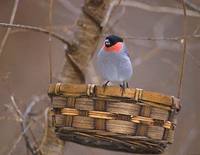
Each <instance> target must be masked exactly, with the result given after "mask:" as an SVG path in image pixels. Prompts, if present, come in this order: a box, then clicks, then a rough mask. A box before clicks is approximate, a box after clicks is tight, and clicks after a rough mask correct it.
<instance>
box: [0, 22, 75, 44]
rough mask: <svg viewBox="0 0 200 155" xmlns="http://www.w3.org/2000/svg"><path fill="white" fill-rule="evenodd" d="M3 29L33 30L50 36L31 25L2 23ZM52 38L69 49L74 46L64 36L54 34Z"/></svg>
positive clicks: (43, 30) (44, 30)
mask: <svg viewBox="0 0 200 155" xmlns="http://www.w3.org/2000/svg"><path fill="white" fill-rule="evenodd" d="M0 26H1V27H9V28H18V29H26V30H31V31H35V32H41V33H44V34H48V35H49V33H50V32H49V31H48V30H46V29H43V28H40V27H35V26H30V25H20V24H8V23H0ZM51 36H52V37H54V38H56V39H58V40H60V41H62V42H63V43H64V44H67V46H68V47H71V46H72V45H71V44H70V42H69V41H68V40H66V39H65V38H64V37H63V36H61V35H59V34H57V33H55V32H52V33H51Z"/></svg>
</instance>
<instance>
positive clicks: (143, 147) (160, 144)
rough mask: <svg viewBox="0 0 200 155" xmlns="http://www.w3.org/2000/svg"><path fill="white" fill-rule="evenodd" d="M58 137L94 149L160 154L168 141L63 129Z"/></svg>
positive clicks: (58, 130)
mask: <svg viewBox="0 0 200 155" xmlns="http://www.w3.org/2000/svg"><path fill="white" fill-rule="evenodd" d="M56 134H57V136H58V137H59V138H60V139H62V140H64V141H72V142H75V143H78V144H83V145H87V146H92V147H98V148H103V149H108V150H114V151H122V152H131V153H140V154H160V153H163V152H164V149H165V148H166V146H167V141H161V140H153V139H149V138H147V137H140V136H130V135H122V134H112V133H110V132H102V131H100V132H99V131H98V130H84V129H76V128H71V127H61V128H59V129H57V130H56Z"/></svg>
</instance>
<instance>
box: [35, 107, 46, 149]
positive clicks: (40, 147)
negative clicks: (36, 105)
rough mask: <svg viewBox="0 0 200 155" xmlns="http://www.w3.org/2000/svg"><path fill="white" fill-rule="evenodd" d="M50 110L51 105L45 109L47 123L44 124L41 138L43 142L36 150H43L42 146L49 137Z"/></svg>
mask: <svg viewBox="0 0 200 155" xmlns="http://www.w3.org/2000/svg"><path fill="white" fill-rule="evenodd" d="M48 111H49V107H47V108H46V109H45V111H44V118H45V124H44V135H43V138H42V140H41V143H40V145H39V147H38V148H37V150H36V151H39V150H42V147H43V145H44V143H45V141H46V138H47V132H48Z"/></svg>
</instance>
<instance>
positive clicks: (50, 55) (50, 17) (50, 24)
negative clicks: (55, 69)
mask: <svg viewBox="0 0 200 155" xmlns="http://www.w3.org/2000/svg"><path fill="white" fill-rule="evenodd" d="M52 9H53V0H49V18H48V19H49V20H48V22H49V52H48V58H49V83H52V79H53V78H52V76H53V75H52V37H51V34H52Z"/></svg>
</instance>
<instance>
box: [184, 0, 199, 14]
mask: <svg viewBox="0 0 200 155" xmlns="http://www.w3.org/2000/svg"><path fill="white" fill-rule="evenodd" d="M184 2H185V4H186V5H187V6H188V7H190V8H191V9H193V10H195V11H197V12H199V13H200V7H198V6H197V5H195V4H194V3H192V2H190V1H189V0H184Z"/></svg>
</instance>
